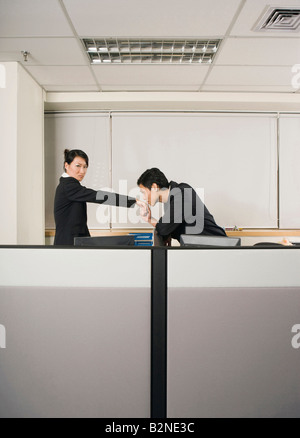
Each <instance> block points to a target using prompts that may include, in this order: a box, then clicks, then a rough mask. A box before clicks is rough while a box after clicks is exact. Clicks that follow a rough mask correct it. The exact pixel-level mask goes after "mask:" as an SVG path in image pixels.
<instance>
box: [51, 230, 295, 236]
mask: <svg viewBox="0 0 300 438" xmlns="http://www.w3.org/2000/svg"><path fill="white" fill-rule="evenodd" d="M150 232H153V229H152V228H138V229H130V228H127V229H125V228H120V229H113V230H112V229H103V230H101V229H98V230H90V233H91V236H116V235H123V234H128V233H150ZM226 234H227V236H228V237H268V236H270V237H271V236H275V237H276V236H281V237H288V236H289V237H290V236H292V237H295V236H300V229H299V230H295V229H293V230H286V229H284V230H283V229H246V228H245V229H242V230H238V231H233V230H226ZM54 235H55V230H54V229H46V230H45V237H54Z"/></svg>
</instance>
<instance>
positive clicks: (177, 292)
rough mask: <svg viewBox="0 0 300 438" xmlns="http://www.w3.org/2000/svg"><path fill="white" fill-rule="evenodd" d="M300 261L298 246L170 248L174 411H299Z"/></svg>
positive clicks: (170, 404) (170, 394)
mask: <svg viewBox="0 0 300 438" xmlns="http://www.w3.org/2000/svg"><path fill="white" fill-rule="evenodd" d="M299 268H300V252H299V251H298V250H297V249H296V248H292V250H286V248H282V249H280V248H276V250H275V249H274V250H270V249H261V250H258V249H254V248H251V249H250V248H249V249H246V248H240V249H234V250H230V249H223V250H222V249H219V250H209V249H206V250H193V249H189V250H185V251H169V252H168V328H167V330H168V336H167V343H168V347H167V388H168V390H167V415H168V416H169V417H178V416H180V417H225V418H228V417H256V418H258V417H300V349H298V348H297V347H300V343H299V345H298V344H297V343H296V342H295V341H296V337H297V335H296V334H295V332H297V324H300V269H299ZM298 329H299V330H300V325H299V326H298ZM293 338H294V342H293Z"/></svg>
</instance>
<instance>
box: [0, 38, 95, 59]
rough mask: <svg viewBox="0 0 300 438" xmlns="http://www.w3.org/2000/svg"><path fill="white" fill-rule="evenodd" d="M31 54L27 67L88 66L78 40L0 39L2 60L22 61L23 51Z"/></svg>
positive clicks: (0, 57)
mask: <svg viewBox="0 0 300 438" xmlns="http://www.w3.org/2000/svg"><path fill="white" fill-rule="evenodd" d="M22 50H26V51H28V52H30V55H29V56H28V61H27V62H26V63H24V64H25V65H88V63H89V61H88V58H87V57H86V56H85V54H84V52H83V50H81V49H80V47H79V44H78V42H77V40H76V38H0V60H2V61H20V62H22V63H23V56H22V53H21V51H22Z"/></svg>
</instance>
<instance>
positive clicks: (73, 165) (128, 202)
mask: <svg viewBox="0 0 300 438" xmlns="http://www.w3.org/2000/svg"><path fill="white" fill-rule="evenodd" d="M64 156H65V159H64V169H65V172H64V173H63V175H62V176H61V178H60V180H59V185H58V186H57V188H56V193H55V200H54V218H55V224H56V233H55V239H54V245H73V244H74V237H85V236H90V233H89V230H88V227H87V213H86V203H87V202H93V203H98V204H103V203H105V204H106V205H114V206H122V207H128V208H129V207H131V206H133V205H134V204H135V203H136V199H135V198H130V197H127V196H124V195H118V194H117V193H110V192H104V191H101V190H98V191H96V190H93V189H89V188H86V187H84V186H82V185H81V184H80V183H81V181H82V180H83V178H84V177H85V174H86V172H87V169H88V166H89V158H88V156H87V154H86V153H85V152H83V151H81V150H80V149H72V150H69V149H65V151H64Z"/></svg>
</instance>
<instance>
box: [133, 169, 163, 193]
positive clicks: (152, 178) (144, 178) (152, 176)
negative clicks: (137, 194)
mask: <svg viewBox="0 0 300 438" xmlns="http://www.w3.org/2000/svg"><path fill="white" fill-rule="evenodd" d="M154 183H155V184H157V185H158V187H159V188H160V189H162V188H168V187H169V185H170V184H169V182H168V180H167V178H166V176H165V175H164V174H163V173H162V172H161V171H160V170H159V169H157V167H152V169H147V170H146V171H145V172H144V173H143V174H142V175H141V176H140V177H139V179H138V180H137V185H138V186H139V185H142V186H144V187H146V188H147V189H149V190H151V187H152V184H154Z"/></svg>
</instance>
